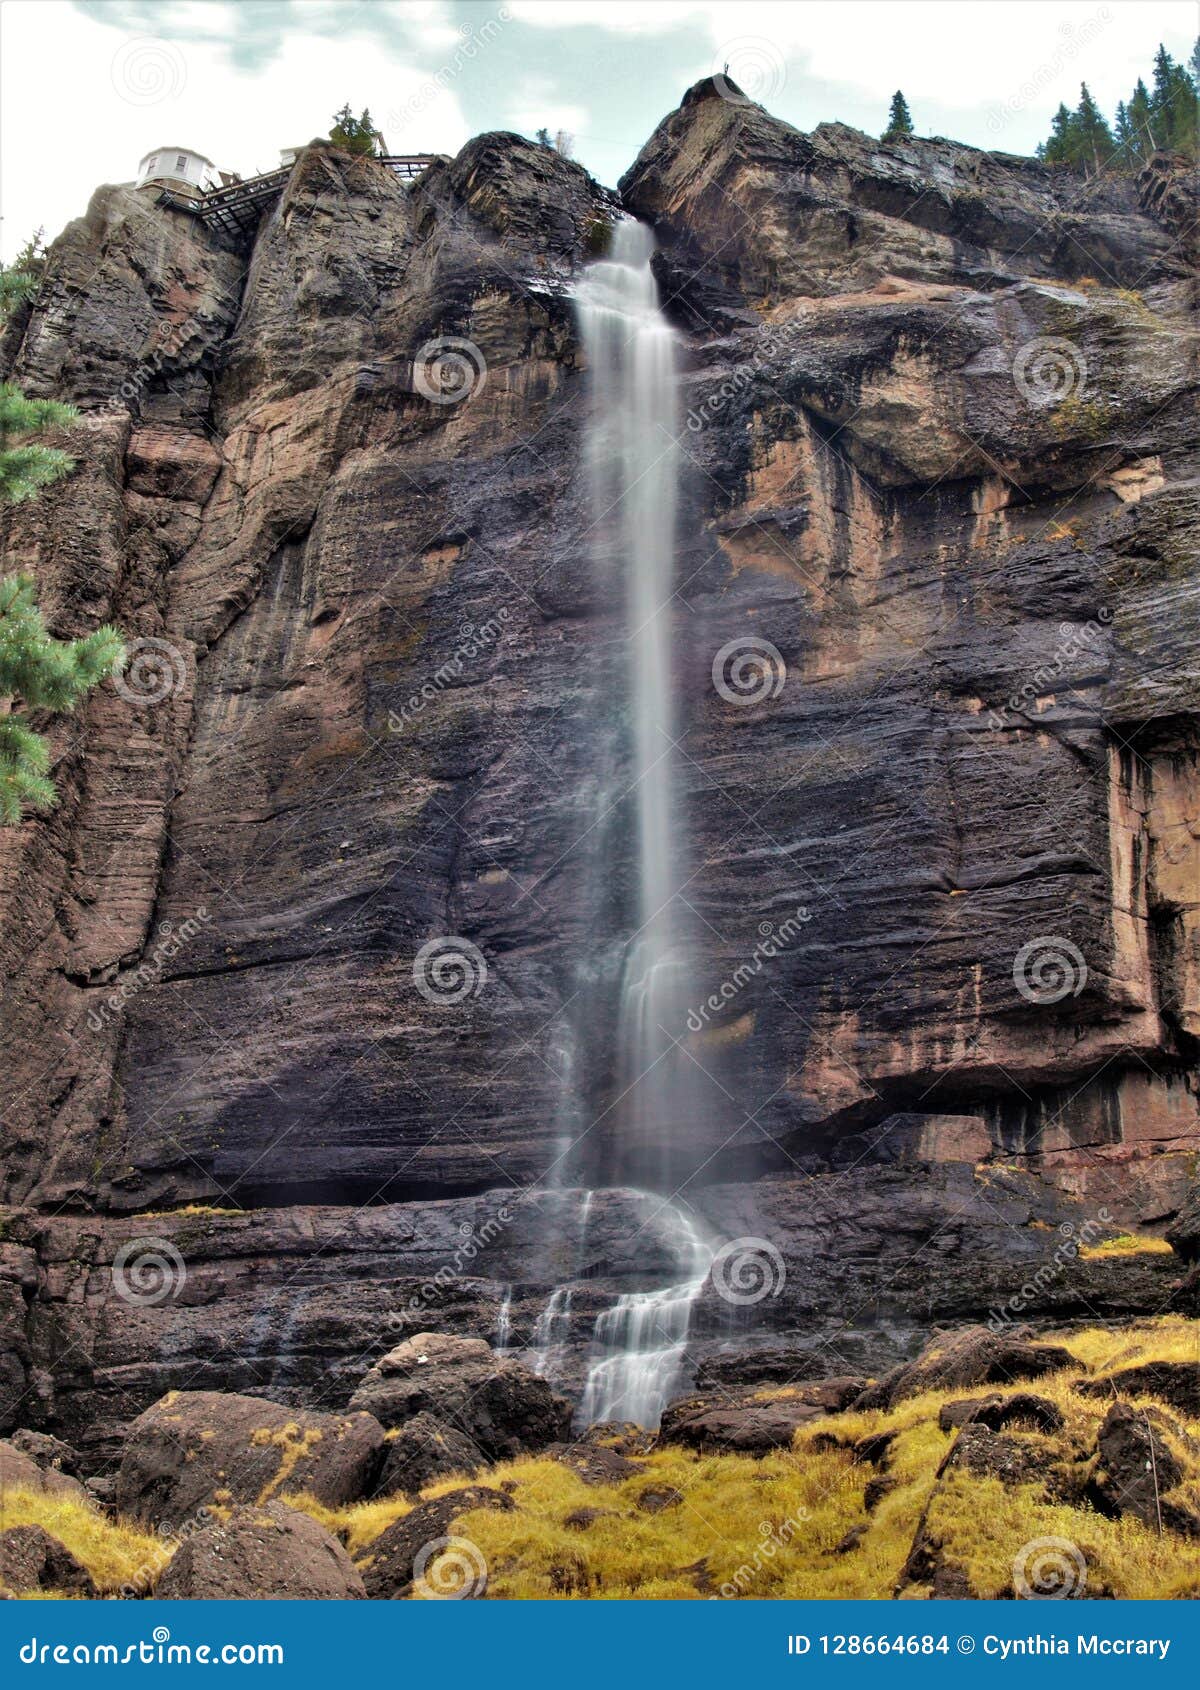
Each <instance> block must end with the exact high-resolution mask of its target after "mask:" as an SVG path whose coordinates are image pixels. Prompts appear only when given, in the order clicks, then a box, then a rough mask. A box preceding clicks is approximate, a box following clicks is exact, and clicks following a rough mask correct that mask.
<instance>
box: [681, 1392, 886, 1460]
mask: <svg viewBox="0 0 1200 1690" xmlns="http://www.w3.org/2000/svg"><path fill="white" fill-rule="evenodd" d="M862 1384H863V1382H862V1380H861V1379H850V1378H847V1379H815V1380H811V1381H807V1382H806V1383H804V1384H800V1385H790V1386H786V1387H783V1388H782V1389H780V1390H779V1392H778V1393H777V1394H774V1395H773V1394H771V1393H770V1392H769V1391H760V1392H753V1391H742V1392H732V1391H721V1392H719V1393H717V1394H714V1395H709V1394H706V1393H704V1392H700V1393H698V1394H693V1395H691V1396H687V1397H680V1398H678V1399H677V1400H676V1401H675V1402H673V1403H671V1404H669V1405H668V1407H667V1409H666V1410H665V1412H664V1414H663V1417H662V1425H661V1426H660V1428H659V1437H660V1439H661V1440H662V1441H663V1442H664V1443H671V1444H683V1445H685V1446H686V1447H687V1448H688V1449H696V1450H701V1451H703V1452H704V1453H705V1454H709V1455H718V1454H720V1453H722V1452H723V1451H725V1452H728V1453H731V1454H737V1455H766V1454H767V1453H768V1451H770V1450H773V1449H780V1448H783V1447H785V1446H786V1445H788V1444H790V1443H791V1441H792V1437H793V1435H794V1434H795V1432H796V1431H797V1429H798V1428H799V1427H801V1426H804V1425H807V1424H808V1423H809V1421H812V1420H820V1419H821V1418H822V1417H823V1416H825V1415H826V1414H836V1413H838V1411H839V1410H841V1409H843V1408H845V1407H846V1406H847V1405H848V1404H849V1403H850V1402H852V1401H853V1400H854V1399H855V1398H857V1397H858V1396H859V1395H860V1394H861V1392H862Z"/></svg>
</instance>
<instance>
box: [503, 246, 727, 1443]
mask: <svg viewBox="0 0 1200 1690" xmlns="http://www.w3.org/2000/svg"><path fill="white" fill-rule="evenodd" d="M653 251H654V241H653V237H652V236H651V234H650V232H649V230H647V229H646V228H644V227H643V226H642V225H641V224H639V223H635V222H633V221H623V222H621V223H620V224H619V225H618V226H617V228H616V229H615V231H614V236H613V244H612V250H611V253H610V255H609V257H608V258H607V259H606V260H604V261H602V262H600V263H597V264H594V265H593V266H591V268H590V269H589V270H588V271H587V273H586V275H585V276H584V278H583V281H582V282H581V284H580V286H579V289H578V292H577V296H576V303H577V308H578V315H579V324H580V330H581V334H582V338H583V344H584V348H585V350H586V353H587V360H588V367H589V370H590V372H591V383H592V411H591V421H590V424H589V433H588V442H587V446H588V467H589V473H590V479H591V493H592V500H593V522H594V529H593V532H594V534H595V535H596V536H597V539H596V541H595V545H596V549H597V557H598V560H599V557H600V555H601V553H603V557H604V559H605V561H606V564H607V565H608V566H611V563H612V562H613V561H615V563H616V565H617V568H618V571H619V577H620V589H621V591H622V593H623V609H624V618H625V637H626V654H627V655H626V676H627V680H626V684H625V689H624V690H625V702H626V706H627V710H628V716H629V730H630V748H631V766H630V778H629V784H630V788H631V790H630V798H631V800H632V804H633V813H634V816H635V818H636V822H635V825H636V857H635V861H636V866H637V892H636V907H635V910H634V913H633V931H632V933H631V936H630V938H629V941H628V944H627V946H626V949H625V956H624V967H623V974H622V981H621V990H620V1002H619V1007H618V1012H617V1050H616V1074H617V1087H618V1094H619V1095H618V1105H617V1112H618V1118H619V1128H618V1133H617V1138H618V1143H617V1146H616V1157H617V1161H618V1164H619V1166H618V1167H614V1169H612V1170H610V1171H611V1173H612V1174H613V1175H617V1174H618V1173H619V1169H620V1166H624V1165H626V1164H627V1162H628V1161H629V1160H630V1159H632V1160H633V1162H634V1165H636V1166H637V1167H639V1168H647V1169H649V1170H651V1174H650V1176H649V1177H651V1178H652V1177H653V1173H654V1171H655V1158H656V1147H658V1146H661V1145H663V1144H664V1143H665V1138H666V1135H667V1131H668V1124H669V1123H676V1124H677V1123H678V1121H679V1120H680V1118H681V1116H684V1115H686V1101H685V1091H686V1076H685V1075H684V1074H683V1073H682V1072H681V1070H683V1069H684V1068H685V1067H686V1065H687V1058H686V1056H685V1055H684V1054H683V1053H682V1051H681V1050H680V1049H679V1046H678V1043H677V1040H678V1035H679V1033H680V1031H681V1030H682V1026H683V1020H684V1015H685V1013H686V1004H685V1000H684V995H683V994H684V989H685V985H686V980H687V974H686V959H685V956H684V949H683V943H682V940H681V935H680V933H679V930H678V925H677V924H678V917H679V900H678V897H677V894H678V892H679V890H680V885H681V871H680V855H679V850H680V841H681V839H682V838H683V837H684V835H685V829H684V828H683V827H682V825H681V821H680V816H679V803H680V800H679V782H678V771H677V755H676V751H675V744H676V741H677V740H678V737H679V732H678V727H677V723H676V717H677V714H678V712H677V709H676V705H675V696H674V692H675V689H674V684H673V665H672V650H671V619H672V596H673V592H674V583H675V550H676V525H677V510H678V504H679V474H680V450H679V445H678V433H679V425H678V410H677V385H678V383H677V361H678V360H677V342H676V336H675V332H674V330H673V329H672V328H671V327H670V325H669V324H668V322H667V320H666V318H665V316H664V315H663V312H662V309H661V307H660V304H659V298H658V286H657V283H656V281H655V279H654V274H653V271H652V270H651V266H650V260H651V257H652V255H653ZM606 1171H609V1170H606ZM660 1171H661V1182H660V1183H661V1188H662V1190H663V1191H666V1190H668V1189H669V1187H670V1182H669V1180H668V1178H667V1159H666V1155H665V1151H664V1152H663V1154H662V1159H661V1170H660ZM613 1183H617V1179H616V1178H614V1180H613ZM639 1195H640V1196H641V1197H643V1198H644V1200H645V1205H646V1208H647V1211H648V1212H647V1219H646V1220H645V1222H644V1223H643V1224H644V1225H645V1227H646V1228H647V1230H648V1231H650V1232H651V1236H652V1237H653V1240H654V1244H655V1247H656V1249H657V1250H658V1251H659V1252H660V1253H665V1254H667V1255H668V1256H669V1257H670V1258H671V1260H673V1262H674V1263H675V1264H676V1265H675V1269H674V1272H675V1274H676V1275H677V1277H676V1278H673V1279H672V1280H671V1282H670V1283H668V1284H667V1285H665V1286H663V1287H662V1288H661V1289H656V1290H649V1291H636V1292H631V1293H627V1294H625V1295H622V1296H620V1297H618V1298H617V1299H616V1301H615V1303H614V1305H613V1306H612V1307H611V1308H609V1309H607V1310H605V1311H604V1312H603V1313H601V1314H600V1315H599V1317H598V1318H597V1320H596V1323H595V1327H594V1331H593V1334H592V1358H591V1362H590V1366H589V1370H588V1376H587V1382H586V1385H585V1389H584V1396H583V1402H582V1405H581V1409H580V1417H581V1419H583V1420H586V1421H587V1422H594V1421H597V1420H609V1419H623V1420H636V1421H638V1422H640V1423H641V1424H643V1425H647V1426H655V1425H657V1424H658V1420H659V1417H660V1415H661V1413H662V1409H663V1406H664V1405H665V1403H666V1401H667V1400H668V1398H669V1397H670V1395H671V1393H672V1390H673V1388H674V1386H675V1383H676V1381H677V1379H678V1377H679V1373H680V1368H681V1365H682V1362H683V1359H684V1351H685V1346H686V1342H687V1335H688V1328H689V1325H690V1322H691V1314H692V1307H693V1304H694V1303H695V1301H696V1298H697V1297H698V1296H699V1294H700V1292H701V1290H702V1288H703V1286H704V1283H705V1280H706V1277H707V1274H708V1269H709V1265H710V1262H711V1259H712V1249H711V1248H710V1246H709V1245H708V1243H707V1241H706V1239H705V1237H704V1236H703V1235H702V1233H701V1231H700V1229H699V1228H698V1226H697V1224H696V1223H695V1221H694V1220H693V1219H692V1218H691V1217H690V1216H689V1215H688V1214H687V1213H685V1211H684V1209H683V1208H682V1207H681V1206H680V1205H678V1204H676V1203H673V1202H672V1201H671V1200H670V1199H669V1198H667V1197H665V1196H656V1195H654V1194H653V1193H651V1192H644V1193H641V1194H639ZM590 1200H591V1199H590V1194H589V1196H588V1198H587V1199H585V1202H586V1203H589V1204H590ZM570 1309H571V1292H570V1291H569V1290H563V1289H559V1290H557V1291H555V1292H554V1293H553V1294H552V1296H551V1298H550V1301H549V1302H548V1304H547V1305H546V1308H545V1310H544V1312H543V1314H542V1316H541V1317H540V1319H539V1320H538V1322H537V1327H536V1330H535V1333H534V1344H533V1347H534V1352H535V1353H534V1357H533V1363H534V1365H535V1367H537V1368H538V1370H539V1371H552V1368H553V1360H554V1356H555V1351H556V1348H558V1347H559V1346H560V1345H561V1343H562V1340H563V1336H564V1329H565V1330H566V1331H569V1322H570Z"/></svg>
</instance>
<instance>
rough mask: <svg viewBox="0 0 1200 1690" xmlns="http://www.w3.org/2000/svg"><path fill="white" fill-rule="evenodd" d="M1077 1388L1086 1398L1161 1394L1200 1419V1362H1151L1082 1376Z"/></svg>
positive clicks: (1176, 1406)
mask: <svg viewBox="0 0 1200 1690" xmlns="http://www.w3.org/2000/svg"><path fill="white" fill-rule="evenodd" d="M1075 1389H1076V1390H1077V1391H1078V1392H1079V1394H1080V1395H1081V1396H1085V1397H1111V1396H1117V1397H1157V1398H1158V1400H1159V1402H1165V1403H1167V1404H1169V1406H1170V1407H1171V1408H1177V1409H1178V1410H1179V1412H1180V1413H1181V1414H1186V1415H1187V1416H1188V1417H1189V1419H1192V1420H1195V1419H1200V1364H1198V1363H1196V1362H1194V1361H1148V1362H1144V1363H1143V1364H1142V1365H1141V1366H1140V1367H1126V1368H1123V1369H1122V1370H1121V1372H1120V1373H1108V1374H1105V1375H1104V1376H1103V1377H1102V1378H1099V1379H1080V1380H1079V1381H1078V1382H1077V1383H1076V1385H1075Z"/></svg>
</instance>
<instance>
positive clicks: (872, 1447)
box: [852, 1432, 899, 1467]
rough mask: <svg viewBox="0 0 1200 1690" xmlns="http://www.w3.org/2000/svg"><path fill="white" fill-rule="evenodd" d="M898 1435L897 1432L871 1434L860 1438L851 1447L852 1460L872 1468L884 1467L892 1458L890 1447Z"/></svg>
mask: <svg viewBox="0 0 1200 1690" xmlns="http://www.w3.org/2000/svg"><path fill="white" fill-rule="evenodd" d="M898 1436H899V1434H898V1433H897V1432H873V1433H872V1434H871V1435H870V1437H866V1438H860V1439H859V1440H858V1442H857V1443H856V1444H854V1445H853V1446H852V1448H853V1451H854V1459H855V1460H856V1461H865V1462H867V1463H868V1464H869V1465H870V1466H872V1467H886V1466H887V1465H888V1463H889V1462H890V1461H891V1458H892V1445H893V1444H894V1443H895V1441H896V1439H897V1437H898Z"/></svg>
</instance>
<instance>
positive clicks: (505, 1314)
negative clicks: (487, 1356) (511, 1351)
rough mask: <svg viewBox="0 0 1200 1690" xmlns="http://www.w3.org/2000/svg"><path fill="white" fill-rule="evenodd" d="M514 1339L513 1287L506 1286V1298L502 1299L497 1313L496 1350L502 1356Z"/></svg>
mask: <svg viewBox="0 0 1200 1690" xmlns="http://www.w3.org/2000/svg"><path fill="white" fill-rule="evenodd" d="M511 1337H512V1286H511V1285H506V1286H505V1288H504V1296H503V1297H502V1298H501V1299H500V1307H499V1309H498V1310H497V1311H496V1342H495V1346H494V1347H495V1348H496V1349H497V1350H499V1351H500V1353H501V1355H503V1354H505V1352H506V1351H507V1349H508V1345H509V1340H510V1339H511Z"/></svg>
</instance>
